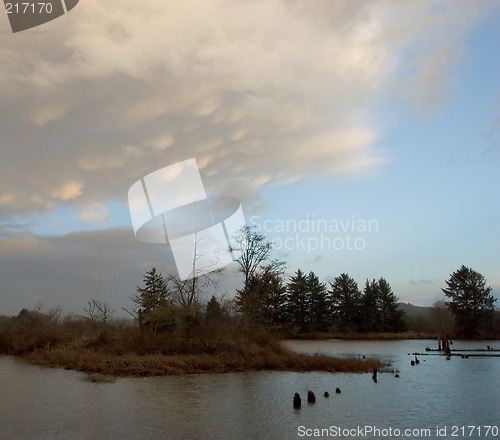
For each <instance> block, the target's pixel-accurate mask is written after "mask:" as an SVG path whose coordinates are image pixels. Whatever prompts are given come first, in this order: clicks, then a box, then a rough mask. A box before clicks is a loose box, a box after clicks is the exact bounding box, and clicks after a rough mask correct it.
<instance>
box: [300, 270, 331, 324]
mask: <svg viewBox="0 0 500 440" xmlns="http://www.w3.org/2000/svg"><path fill="white" fill-rule="evenodd" d="M306 289H307V292H308V295H309V316H308V319H306V321H307V322H308V324H309V329H310V330H319V331H326V330H327V329H328V327H329V326H330V324H331V312H330V301H329V299H328V291H327V289H326V285H325V284H324V283H322V282H320V280H319V278H318V277H317V275H316V274H315V273H314V272H312V271H311V272H309V275H308V276H307V278H306Z"/></svg>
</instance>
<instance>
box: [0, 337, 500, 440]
mask: <svg viewBox="0 0 500 440" xmlns="http://www.w3.org/2000/svg"><path fill="white" fill-rule="evenodd" d="M286 343H287V344H288V345H290V346H292V347H293V348H295V349H297V350H300V351H305V352H316V351H319V352H323V353H330V354H337V355H344V354H355V355H358V356H363V355H365V356H379V357H381V358H382V359H384V360H387V361H390V362H391V365H392V366H393V367H394V368H396V369H398V370H399V375H400V377H399V378H396V377H394V375H393V374H390V373H382V374H379V376H378V382H377V383H374V382H373V381H372V377H371V374H346V373H338V374H331V373H322V372H307V373H294V372H245V373H229V374H202V375H191V376H182V377H154V378H120V379H117V380H116V381H115V382H113V383H92V382H86V381H85V380H84V377H85V375H84V374H82V373H78V372H74V371H67V370H64V369H49V368H41V367H35V366H32V365H28V364H25V363H23V362H22V361H20V360H19V359H17V358H14V357H7V356H0V395H1V399H0V438H1V439H13V440H24V439H26V440H28V439H29V440H31V439H33V440H34V439H36V440H43V439H51V440H53V439H64V440H67V439H106V440H114V439H120V440H122V439H138V440H139V439H141V440H142V439H144V440H149V439H152V440H156V439H162V440H164V439H172V440H181V439H186V440H188V439H189V440H197V439H200V440H201V439H203V440H211V439H213V440H223V439H231V440H235V439H241V440H245V439H249V440H250V439H251V440H256V439H262V440H264V439H265V440H281V439H299V438H319V434H322V435H323V438H325V437H330V438H351V439H353V438H372V439H373V438H391V437H390V435H392V438H395V437H396V435H399V438H411V439H421V438H433V439H436V438H472V439H483V438H500V435H499V433H498V429H499V428H500V416H499V415H500V358H499V357H479V356H474V352H472V353H470V356H469V358H468V359H462V358H461V357H456V356H454V357H452V359H451V360H448V361H447V360H446V359H445V357H443V356H439V355H436V353H433V352H429V353H427V355H422V356H419V360H420V363H419V364H418V365H415V366H412V365H410V361H411V360H412V359H413V356H411V355H409V354H408V353H412V352H424V350H425V347H426V346H429V347H432V348H434V347H435V345H436V342H435V341H426V340H401V341H341V340H325V341H287V342H286ZM486 345H491V346H493V347H495V348H500V341H476V342H470V341H467V342H466V341H454V345H453V347H452V348H454V349H458V348H462V349H484V348H485V347H486ZM337 387H338V388H340V389H341V391H342V392H341V394H336V393H335V388H337ZM308 390H312V391H314V392H315V394H316V403H315V404H312V405H311V404H308V403H307V402H306V396H307V391H308ZM324 391H328V392H329V394H330V397H328V398H325V397H323V393H324ZM295 392H298V393H299V394H300V395H301V397H302V408H301V409H300V410H295V409H293V406H292V398H293V395H294V393H295ZM488 426H493V428H488ZM377 430H378V431H377ZM453 434H456V435H453Z"/></svg>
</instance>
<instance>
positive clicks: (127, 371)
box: [23, 344, 384, 381]
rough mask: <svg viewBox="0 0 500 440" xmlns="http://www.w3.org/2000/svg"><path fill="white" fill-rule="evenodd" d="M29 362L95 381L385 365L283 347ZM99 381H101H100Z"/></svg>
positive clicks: (57, 353) (68, 354)
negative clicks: (101, 377) (84, 376)
mask: <svg viewBox="0 0 500 440" xmlns="http://www.w3.org/2000/svg"><path fill="white" fill-rule="evenodd" d="M23 357H24V358H25V359H26V360H27V361H28V362H30V363H33V364H37V365H43V366H49V367H63V368H67V369H72V370H77V371H82V372H86V373H89V374H90V375H91V377H92V378H99V377H100V376H95V375H103V376H105V377H109V376H114V377H116V376H165V375H181V374H193V373H208V372H214V373H224V372H231V371H259V370H276V371H328V372H332V373H333V372H359V373H363V372H369V371H372V370H373V368H382V367H383V366H384V365H383V364H382V363H381V362H380V361H379V360H378V359H359V358H337V357H332V356H327V355H324V354H313V355H309V354H303V353H297V352H294V351H291V350H289V349H286V348H284V347H282V346H281V345H279V344H272V345H267V346H264V347H259V346H256V345H252V344H250V345H249V346H247V347H241V348H240V349H239V350H237V351H233V352H220V353H215V354H207V353H205V354H191V355H189V354H183V355H165V354H146V355H138V354H134V353H126V354H119V355H117V354H110V353H106V352H103V351H96V350H90V349H82V348H75V347H68V346H58V347H51V348H47V349H44V350H37V351H35V352H33V353H29V354H25V355H24V356H23ZM95 381H99V380H95Z"/></svg>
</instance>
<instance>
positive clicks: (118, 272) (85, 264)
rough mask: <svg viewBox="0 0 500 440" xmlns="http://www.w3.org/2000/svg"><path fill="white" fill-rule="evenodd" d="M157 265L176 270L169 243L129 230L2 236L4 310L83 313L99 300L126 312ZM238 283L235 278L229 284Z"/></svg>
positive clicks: (0, 258) (165, 270) (0, 260)
mask: <svg viewBox="0 0 500 440" xmlns="http://www.w3.org/2000/svg"><path fill="white" fill-rule="evenodd" d="M152 267H156V268H157V269H158V271H159V272H161V273H162V274H164V275H166V274H169V273H170V274H174V273H175V272H174V271H175V264H174V261H173V259H172V258H171V256H170V254H169V250H168V248H167V247H165V246H160V245H150V244H144V243H140V242H139V241H137V240H136V239H135V236H134V233H133V231H131V230H130V229H128V228H123V229H107V230H101V231H90V232H78V233H72V234H67V235H62V236H57V237H55V236H47V237H39V236H36V235H34V234H31V233H21V234H16V235H12V236H9V237H8V238H5V239H0V292H1V301H2V311H1V313H2V314H16V313H18V312H19V310H20V309H21V308H23V307H27V308H30V307H33V306H34V305H35V304H36V303H42V304H44V305H45V306H47V307H55V306H58V305H63V306H64V311H65V312H75V313H81V312H82V310H83V307H84V306H85V305H86V303H87V301H89V300H90V299H92V298H97V299H100V300H102V301H106V302H108V303H109V304H110V305H112V307H113V308H115V309H116V310H117V314H118V315H120V314H121V315H124V312H122V313H120V310H121V308H122V307H126V308H129V309H130V308H131V305H132V302H131V300H130V298H131V296H132V295H133V294H134V293H135V292H136V286H137V285H141V283H142V280H143V276H144V274H145V273H146V271H148V270H150V269H151V268H152ZM233 269H234V267H233ZM235 282H236V280H235V277H234V276H232V277H231V279H229V283H233V284H234V283H235ZM237 287H238V288H239V287H241V284H240V282H239V280H238V285H237ZM234 288H236V287H234ZM234 288H231V289H230V292H231V294H232V293H233V292H234ZM223 291H224V290H223V288H222V287H221V290H220V291H219V292H223Z"/></svg>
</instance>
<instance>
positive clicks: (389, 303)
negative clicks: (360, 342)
mask: <svg viewBox="0 0 500 440" xmlns="http://www.w3.org/2000/svg"><path fill="white" fill-rule="evenodd" d="M377 289H378V295H377V296H378V309H379V316H380V323H379V328H378V331H382V332H400V331H403V330H405V328H406V324H405V322H404V315H405V313H404V311H403V310H400V309H399V307H398V303H399V298H398V297H397V296H396V295H395V294H394V293H393V291H392V288H391V285H390V284H389V283H388V282H387V280H385V279H384V278H379V280H378V282H377Z"/></svg>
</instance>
